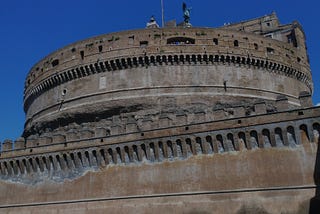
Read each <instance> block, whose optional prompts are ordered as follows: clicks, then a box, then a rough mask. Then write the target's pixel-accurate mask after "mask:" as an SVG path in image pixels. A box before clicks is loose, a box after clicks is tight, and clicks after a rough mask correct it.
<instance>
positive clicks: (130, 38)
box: [129, 35, 134, 45]
mask: <svg viewBox="0 0 320 214" xmlns="http://www.w3.org/2000/svg"><path fill="white" fill-rule="evenodd" d="M133 44H134V35H133V36H129V45H133Z"/></svg>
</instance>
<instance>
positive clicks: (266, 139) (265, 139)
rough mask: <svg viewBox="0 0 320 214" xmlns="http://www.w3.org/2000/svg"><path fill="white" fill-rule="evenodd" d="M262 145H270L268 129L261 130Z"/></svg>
mask: <svg viewBox="0 0 320 214" xmlns="http://www.w3.org/2000/svg"><path fill="white" fill-rule="evenodd" d="M262 136H263V143H264V147H271V139H270V132H269V130H268V129H263V130H262Z"/></svg>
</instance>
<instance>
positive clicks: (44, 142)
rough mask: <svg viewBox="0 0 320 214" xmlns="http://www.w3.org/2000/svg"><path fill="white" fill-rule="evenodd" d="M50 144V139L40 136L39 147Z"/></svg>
mask: <svg viewBox="0 0 320 214" xmlns="http://www.w3.org/2000/svg"><path fill="white" fill-rule="evenodd" d="M51 143H52V137H49V136H40V137H39V145H50V144H51Z"/></svg>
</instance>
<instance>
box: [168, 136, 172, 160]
mask: <svg viewBox="0 0 320 214" xmlns="http://www.w3.org/2000/svg"><path fill="white" fill-rule="evenodd" d="M167 148H168V158H173V145H172V142H171V141H170V140H169V141H167Z"/></svg>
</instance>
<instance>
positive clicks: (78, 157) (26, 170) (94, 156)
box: [0, 99, 320, 182]
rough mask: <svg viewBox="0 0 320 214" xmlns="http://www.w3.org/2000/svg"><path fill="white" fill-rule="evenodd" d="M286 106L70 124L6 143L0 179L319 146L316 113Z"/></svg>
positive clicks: (318, 114) (126, 116)
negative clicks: (51, 172) (262, 150)
mask: <svg viewBox="0 0 320 214" xmlns="http://www.w3.org/2000/svg"><path fill="white" fill-rule="evenodd" d="M287 106H288V103H287V101H285V100H281V99H280V100H279V101H278V112H272V113H267V106H266V105H265V104H263V103H260V104H256V106H255V108H254V111H253V112H251V116H249V115H246V111H247V110H246V109H245V108H244V107H238V108H232V109H231V108H230V109H227V108H226V109H217V110H215V111H213V112H212V113H209V112H206V111H199V112H197V113H194V114H184V113H181V114H178V115H173V114H170V113H165V114H162V115H147V116H145V117H139V116H136V117H132V115H130V114H122V115H120V116H117V117H113V118H110V119H104V120H101V121H97V122H91V123H83V124H70V125H68V126H66V127H64V128H57V129H55V130H48V132H44V133H42V134H41V135H40V136H36V135H34V136H30V137H28V138H27V139H23V138H19V139H17V140H16V141H15V142H14V143H13V142H12V141H9V140H8V141H5V142H4V143H3V145H2V149H1V158H0V171H1V177H2V179H5V180H6V179H10V180H12V179H13V180H15V179H18V180H19V181H24V179H26V180H28V179H27V178H28V176H27V175H28V174H30V173H31V174H33V173H39V172H42V173H43V172H50V171H52V170H53V172H54V173H58V174H59V175H60V174H61V173H59V171H61V170H62V171H65V173H66V174H65V175H63V176H71V177H72V176H76V175H77V173H75V172H74V169H76V171H77V170H78V169H79V168H80V169H82V168H86V167H93V168H94V167H99V166H100V165H102V166H106V165H108V164H120V163H121V164H129V163H135V162H140V161H142V160H144V159H146V160H149V161H151V162H154V161H156V162H159V161H162V160H164V159H169V160H170V159H172V158H182V159H185V158H188V157H189V156H190V155H191V156H192V155H197V154H215V153H224V152H232V151H242V150H252V149H263V148H275V147H279V148H283V147H289V148H295V147H297V146H299V145H301V144H303V143H312V142H317V141H318V138H319V133H320V125H319V117H320V111H319V110H320V108H311V109H310V108H307V109H299V110H291V111H283V110H285V109H286V107H287ZM213 118H214V120H213ZM226 118H228V119H226ZM48 175H49V174H48ZM23 178H24V179H23ZM61 179H63V178H61ZM24 182H26V181H24Z"/></svg>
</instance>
